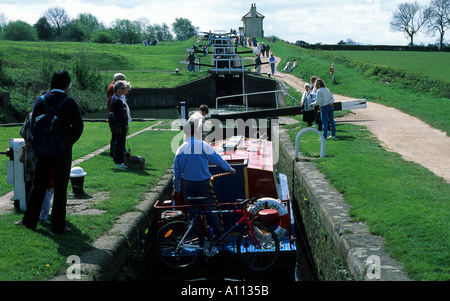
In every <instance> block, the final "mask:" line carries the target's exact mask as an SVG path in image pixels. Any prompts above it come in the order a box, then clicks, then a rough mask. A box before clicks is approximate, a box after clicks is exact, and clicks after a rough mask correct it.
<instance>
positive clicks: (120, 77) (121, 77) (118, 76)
mask: <svg viewBox="0 0 450 301" xmlns="http://www.w3.org/2000/svg"><path fill="white" fill-rule="evenodd" d="M119 80H125V75H123V74H122V73H116V74H114V80H113V81H112V82H111V83H110V84H109V86H108V90H107V91H106V95H107V96H108V112H111V97H112V96H113V95H114V84H115V83H116V82H117V81H119Z"/></svg>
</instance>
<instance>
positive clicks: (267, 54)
mask: <svg viewBox="0 0 450 301" xmlns="http://www.w3.org/2000/svg"><path fill="white" fill-rule="evenodd" d="M269 51H270V45H269V43H266V56H267V57H269Z"/></svg>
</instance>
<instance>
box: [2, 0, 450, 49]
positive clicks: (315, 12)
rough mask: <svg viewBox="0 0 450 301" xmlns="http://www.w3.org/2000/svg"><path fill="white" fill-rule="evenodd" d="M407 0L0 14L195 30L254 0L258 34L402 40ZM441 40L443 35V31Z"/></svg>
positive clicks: (32, 2)
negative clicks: (188, 25)
mask: <svg viewBox="0 0 450 301" xmlns="http://www.w3.org/2000/svg"><path fill="white" fill-rule="evenodd" d="M416 1H417V2H418V3H419V4H421V5H428V4H429V2H430V0H416ZM402 2H413V0H315V1H310V0H260V1H256V0H253V1H248V2H247V1H242V0H225V1H224V0H212V1H205V0H126V1H123V0H106V1H105V0H38V1H36V0H0V14H1V13H2V12H3V14H4V15H5V16H6V17H7V20H8V21H16V20H22V21H25V22H27V23H29V24H32V25H33V24H35V23H36V22H37V20H38V19H39V18H40V17H41V16H43V15H44V13H45V11H47V10H48V9H49V8H51V7H55V6H57V7H63V8H65V9H66V11H67V13H68V15H69V17H70V18H76V17H77V16H78V15H79V14H80V13H91V14H92V15H94V16H96V17H97V18H98V19H99V20H100V21H101V22H103V23H104V24H105V25H106V26H109V25H110V24H111V22H113V21H114V20H116V19H128V20H131V21H133V20H137V19H139V18H142V17H146V18H147V19H148V21H149V23H150V24H162V23H166V24H167V25H169V26H171V24H172V23H173V22H174V21H175V19H176V18H180V17H182V18H187V19H189V20H190V21H191V22H192V24H193V25H194V26H195V27H198V28H199V29H200V31H210V30H211V31H217V30H226V31H229V30H230V29H236V30H237V29H238V28H239V27H242V26H243V25H242V21H241V19H242V16H244V15H245V14H246V13H247V12H248V11H249V10H250V7H251V4H252V3H256V8H257V11H258V12H259V13H261V14H263V15H264V16H265V18H264V23H263V24H264V35H265V36H270V35H274V36H277V37H279V38H281V39H283V40H285V41H288V42H296V41H299V40H303V41H306V42H308V43H310V44H315V43H322V44H336V43H338V42H339V41H341V40H344V41H346V40H347V39H351V40H353V41H355V42H357V43H359V44H364V45H377V44H383V45H407V44H408V43H409V38H408V37H406V36H405V35H404V34H403V33H399V32H392V31H391V30H390V27H389V23H390V21H391V19H392V15H393V12H394V11H395V10H396V9H397V7H398V4H399V3H402ZM444 38H445V39H446V40H448V39H449V38H447V36H445V37H444ZM437 39H438V36H435V37H430V36H427V35H425V34H418V35H416V36H415V39H414V42H415V44H422V43H423V44H425V45H427V44H428V43H434V42H436V41H437Z"/></svg>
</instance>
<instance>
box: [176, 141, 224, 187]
mask: <svg viewBox="0 0 450 301" xmlns="http://www.w3.org/2000/svg"><path fill="white" fill-rule="evenodd" d="M209 163H211V164H213V165H217V166H219V167H220V168H222V169H223V170H224V171H232V168H231V166H230V164H228V162H227V161H225V160H224V159H223V158H222V157H221V156H220V155H219V154H217V153H216V152H215V151H214V149H213V148H212V147H211V145H209V144H208V143H206V142H204V141H200V140H198V139H195V138H194V137H188V138H186V140H185V142H184V143H183V144H182V145H181V146H180V147H179V148H178V150H177V153H176V154H175V161H174V163H173V169H174V176H173V187H174V189H175V191H176V192H179V191H180V181H181V178H183V179H185V180H189V181H205V180H209V179H210V178H211V173H210V172H209Z"/></svg>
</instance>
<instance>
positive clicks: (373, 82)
mask: <svg viewBox="0 0 450 301" xmlns="http://www.w3.org/2000/svg"><path fill="white" fill-rule="evenodd" d="M271 49H272V50H273V51H274V53H275V55H276V56H278V57H281V58H282V60H281V63H280V65H279V67H278V68H279V69H280V70H281V69H282V68H284V66H285V64H286V62H287V61H292V59H294V58H296V59H297V61H298V62H299V67H298V68H296V69H294V71H293V72H292V74H293V75H295V76H297V77H299V78H302V79H304V80H305V81H308V82H309V78H310V77H311V76H312V75H316V76H318V77H321V78H323V79H324V80H325V83H326V84H327V86H328V88H329V89H330V90H331V92H332V93H334V94H339V95H345V96H349V97H354V98H357V99H361V98H365V99H367V100H368V101H373V102H376V103H380V104H383V105H386V106H389V107H394V108H397V109H399V110H401V111H403V112H405V113H407V114H409V115H412V116H415V117H417V118H419V119H421V120H422V121H424V122H426V123H428V124H429V125H431V126H432V127H434V128H437V129H439V130H442V131H444V132H446V133H447V135H449V134H450V118H448V116H450V99H449V98H446V97H442V96H436V95H434V94H433V93H432V92H418V91H417V90H416V86H415V85H414V86H408V84H407V83H408V81H407V80H405V79H404V78H401V75H399V77H398V83H397V82H396V80H395V77H394V80H393V82H390V83H386V82H384V81H382V78H381V79H380V78H379V77H377V76H371V73H369V74H366V73H362V72H361V71H359V70H358V68H356V67H355V66H356V65H357V63H354V62H353V61H351V62H348V61H347V62H346V63H339V64H336V68H335V69H336V75H335V80H336V84H332V83H331V77H330V74H329V69H330V66H331V64H332V63H333V61H334V60H333V59H334V58H336V56H338V55H339V53H340V52H337V54H335V52H333V56H331V55H330V54H329V52H328V53H325V52H322V51H314V50H308V49H303V48H300V47H297V46H294V45H289V44H286V43H283V42H278V43H275V44H273V45H272V46H271ZM427 54H429V55H430V56H432V55H434V53H427ZM432 60H434V59H432ZM346 64H348V65H350V66H347V65H346ZM352 66H353V67H352ZM447 72H448V71H447ZM412 76H413V77H415V78H420V77H421V75H420V74H413V75H412ZM443 85H444V87H450V84H448V83H447V84H445V83H444V84H443ZM447 92H449V93H450V91H447Z"/></svg>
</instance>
